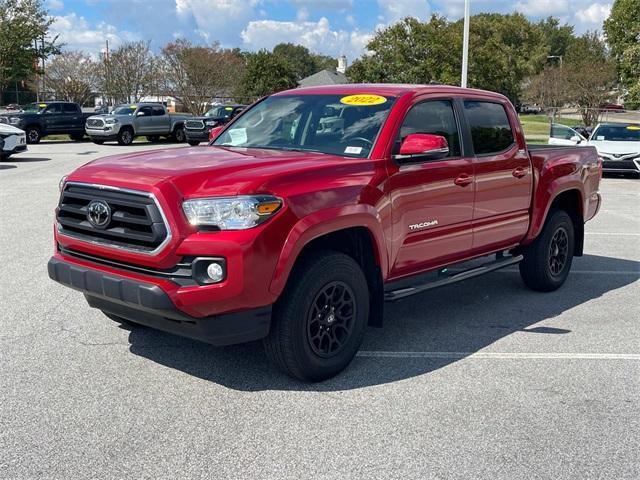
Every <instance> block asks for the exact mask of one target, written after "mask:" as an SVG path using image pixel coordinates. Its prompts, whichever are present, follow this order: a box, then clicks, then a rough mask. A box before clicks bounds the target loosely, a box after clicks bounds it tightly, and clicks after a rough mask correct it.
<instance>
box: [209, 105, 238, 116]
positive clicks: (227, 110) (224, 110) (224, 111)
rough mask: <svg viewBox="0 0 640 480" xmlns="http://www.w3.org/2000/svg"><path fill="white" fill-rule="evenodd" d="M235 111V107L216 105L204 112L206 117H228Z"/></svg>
mask: <svg viewBox="0 0 640 480" xmlns="http://www.w3.org/2000/svg"><path fill="white" fill-rule="evenodd" d="M232 113H233V107H214V108H212V109H211V110H209V111H207V113H205V114H204V116H205V117H213V118H228V117H230V116H231V114H232Z"/></svg>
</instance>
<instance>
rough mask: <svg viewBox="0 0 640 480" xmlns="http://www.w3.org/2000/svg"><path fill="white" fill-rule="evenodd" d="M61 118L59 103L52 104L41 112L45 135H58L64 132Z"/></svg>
mask: <svg viewBox="0 0 640 480" xmlns="http://www.w3.org/2000/svg"><path fill="white" fill-rule="evenodd" d="M62 117H63V115H62V105H61V104H59V103H52V104H51V105H49V106H48V107H47V108H46V109H45V110H44V112H42V120H43V123H44V126H45V130H46V132H47V134H52V133H58V132H62V131H63V130H64V127H63V125H62Z"/></svg>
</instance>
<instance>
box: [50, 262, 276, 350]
mask: <svg viewBox="0 0 640 480" xmlns="http://www.w3.org/2000/svg"><path fill="white" fill-rule="evenodd" d="M47 268H48V271H49V277H50V278H51V279H52V280H55V281H56V282H58V283H61V284H62V285H65V286H68V287H71V288H73V289H75V290H79V291H81V292H83V293H84V295H85V297H86V299H87V302H88V303H89V306H91V307H93V308H98V309H100V310H102V311H105V312H107V313H110V314H113V315H116V316H119V317H122V318H125V319H126V320H129V321H131V322H134V323H139V324H142V325H146V326H148V327H151V328H155V329H158V330H162V331H165V332H169V333H173V334H176V335H180V336H183V337H188V338H192V339H195V340H200V341H203V342H206V343H211V344H213V345H231V344H236V343H244V342H249V341H253V340H258V339H260V338H264V337H265V336H267V335H268V333H269V327H270V323H271V306H270V305H269V306H266V307H261V308H254V309H248V310H244V311H240V312H235V313H226V314H220V315H213V316H209V317H200V318H196V317H192V316H190V315H187V314H185V313H183V312H182V311H180V310H179V309H178V308H177V307H176V306H175V304H174V303H173V302H172V300H171V298H170V297H169V295H168V294H167V293H166V292H165V291H164V290H163V289H162V288H161V287H160V286H159V285H157V284H154V283H151V282H145V281H141V280H137V279H133V278H128V277H125V276H121V275H117V274H114V273H106V272H103V271H100V270H97V269H93V268H88V267H85V266H83V265H80V264H77V263H71V262H67V261H65V260H63V259H61V258H58V257H52V258H51V259H50V260H49V263H48V265H47Z"/></svg>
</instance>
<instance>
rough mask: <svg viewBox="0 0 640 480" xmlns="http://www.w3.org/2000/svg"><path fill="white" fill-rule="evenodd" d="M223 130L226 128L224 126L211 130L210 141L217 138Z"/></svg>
mask: <svg viewBox="0 0 640 480" xmlns="http://www.w3.org/2000/svg"><path fill="white" fill-rule="evenodd" d="M223 128H224V126H223V125H220V126H218V127H213V128H212V129H211V130H209V141H211V140H213V139H214V138H216V137H217V136H218V134H219V133H220V132H221V131H222V129H223Z"/></svg>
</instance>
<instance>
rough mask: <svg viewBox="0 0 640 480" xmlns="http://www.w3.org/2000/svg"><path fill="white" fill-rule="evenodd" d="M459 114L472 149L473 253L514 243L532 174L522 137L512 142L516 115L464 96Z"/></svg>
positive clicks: (524, 220)
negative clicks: (462, 119) (465, 125)
mask: <svg viewBox="0 0 640 480" xmlns="http://www.w3.org/2000/svg"><path fill="white" fill-rule="evenodd" d="M464 113H465V117H466V119H467V124H468V127H469V132H470V136H471V140H472V144H473V150H474V153H475V160H474V164H475V177H476V195H475V202H474V213H473V253H474V254H478V253H485V252H489V251H491V250H497V249H500V248H501V247H507V246H510V245H513V244H515V243H517V242H518V241H520V240H521V239H522V237H523V236H524V235H525V234H526V232H527V229H528V228H529V207H530V205H531V189H532V185H533V175H532V167H531V162H530V160H529V154H528V153H527V150H526V145H525V144H524V141H522V140H520V142H522V144H519V143H518V141H517V140H516V138H517V137H516V135H515V134H514V132H515V127H516V125H517V123H516V122H517V119H516V118H512V119H510V118H509V115H508V113H507V109H506V105H505V103H501V102H500V101H497V100H496V101H495V102H488V101H478V100H465V101H464Z"/></svg>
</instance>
